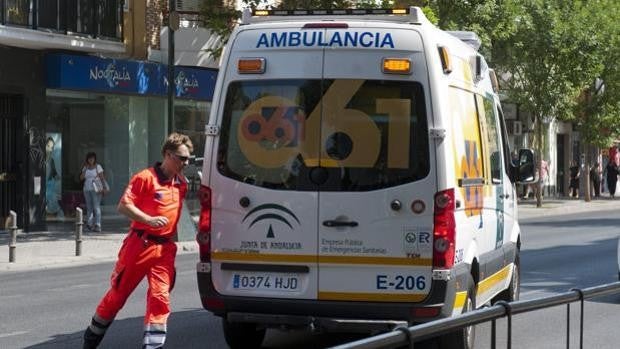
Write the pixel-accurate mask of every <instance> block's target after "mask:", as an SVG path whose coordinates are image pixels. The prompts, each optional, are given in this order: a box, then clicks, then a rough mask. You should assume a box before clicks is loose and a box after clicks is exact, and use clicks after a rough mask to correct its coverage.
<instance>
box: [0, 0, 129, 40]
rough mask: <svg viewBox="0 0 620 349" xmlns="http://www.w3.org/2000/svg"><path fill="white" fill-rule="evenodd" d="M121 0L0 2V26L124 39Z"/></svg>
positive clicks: (17, 0)
mask: <svg viewBox="0 0 620 349" xmlns="http://www.w3.org/2000/svg"><path fill="white" fill-rule="evenodd" d="M123 4H124V0H96V1H93V0H0V24H1V25H10V26H17V27H23V28H28V29H34V30H42V31H51V32H58V33H64V34H79V35H85V36H89V37H92V38H101V39H106V40H114V41H121V40H123V12H124V11H123Z"/></svg>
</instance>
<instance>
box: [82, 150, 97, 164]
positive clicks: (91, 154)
mask: <svg viewBox="0 0 620 349" xmlns="http://www.w3.org/2000/svg"><path fill="white" fill-rule="evenodd" d="M90 158H93V159H95V162H97V154H95V152H94V151H91V152H88V153H86V158H85V159H84V161H86V162H88V159H90Z"/></svg>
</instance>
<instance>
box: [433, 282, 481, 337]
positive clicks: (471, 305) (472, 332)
mask: <svg viewBox="0 0 620 349" xmlns="http://www.w3.org/2000/svg"><path fill="white" fill-rule="evenodd" d="M468 285H469V286H468V288H467V298H466V299H465V304H464V305H463V312H462V313H463V314H465V313H467V312H470V311H473V310H475V309H476V291H475V290H476V285H475V284H474V278H473V277H472V276H471V275H470V276H469V280H468ZM475 338H476V327H475V326H474V325H471V326H467V327H465V328H462V329H460V330H457V331H454V332H451V333H448V334H446V335H444V336H443V337H441V339H440V347H441V348H442V349H443V348H446V349H448V348H449V349H473V347H474V341H475Z"/></svg>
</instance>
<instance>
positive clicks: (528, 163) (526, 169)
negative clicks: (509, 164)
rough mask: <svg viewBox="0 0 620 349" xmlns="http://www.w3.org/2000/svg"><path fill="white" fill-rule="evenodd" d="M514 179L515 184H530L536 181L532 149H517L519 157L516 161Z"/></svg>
mask: <svg viewBox="0 0 620 349" xmlns="http://www.w3.org/2000/svg"><path fill="white" fill-rule="evenodd" d="M516 160H517V163H516V164H513V166H515V172H516V173H515V179H516V182H517V183H532V182H534V181H535V180H536V168H535V166H536V165H535V164H536V161H535V159H534V151H532V149H519V157H518V158H517V159H516Z"/></svg>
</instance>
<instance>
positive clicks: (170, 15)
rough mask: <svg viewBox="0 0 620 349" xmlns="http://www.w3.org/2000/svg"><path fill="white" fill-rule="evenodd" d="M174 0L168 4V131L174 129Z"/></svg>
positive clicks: (176, 18)
mask: <svg viewBox="0 0 620 349" xmlns="http://www.w3.org/2000/svg"><path fill="white" fill-rule="evenodd" d="M175 2H176V0H169V2H168V6H169V11H168V131H169V133H170V132H172V131H173V129H174V90H175V81H174V32H175V31H176V30H178V29H179V13H178V12H177V11H176V7H175Z"/></svg>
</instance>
